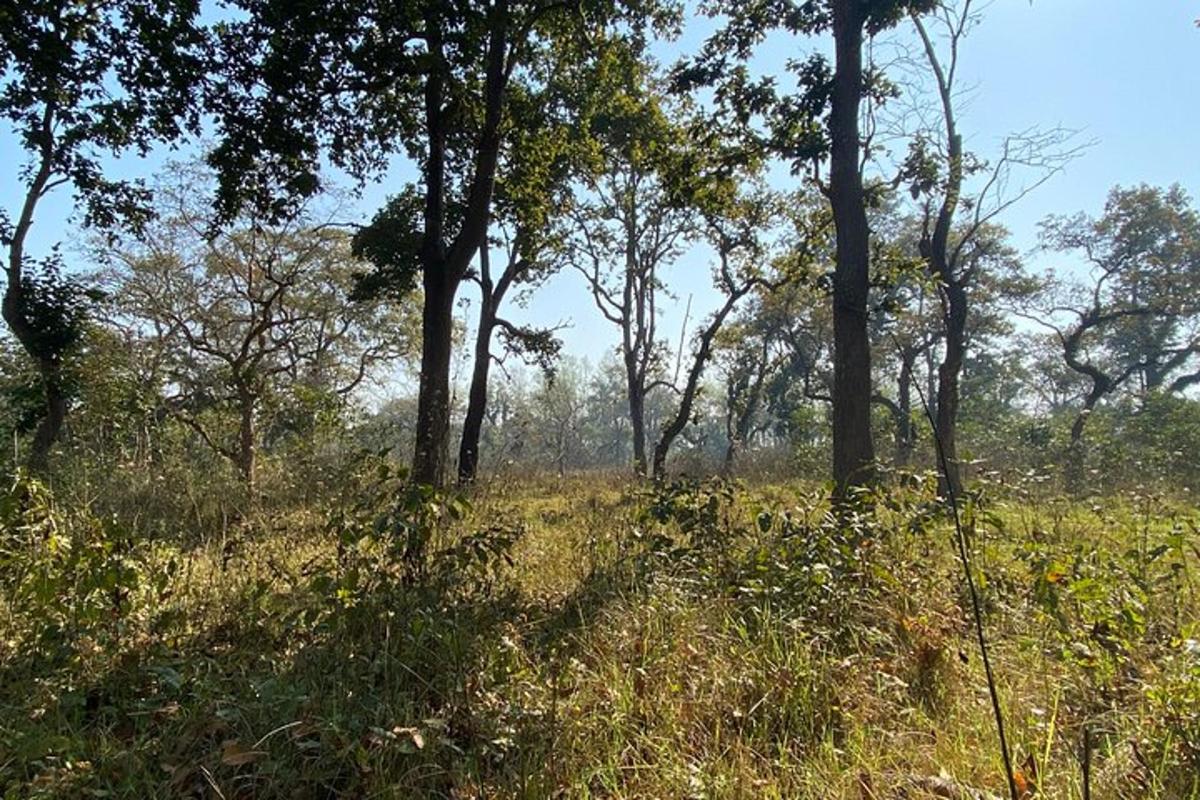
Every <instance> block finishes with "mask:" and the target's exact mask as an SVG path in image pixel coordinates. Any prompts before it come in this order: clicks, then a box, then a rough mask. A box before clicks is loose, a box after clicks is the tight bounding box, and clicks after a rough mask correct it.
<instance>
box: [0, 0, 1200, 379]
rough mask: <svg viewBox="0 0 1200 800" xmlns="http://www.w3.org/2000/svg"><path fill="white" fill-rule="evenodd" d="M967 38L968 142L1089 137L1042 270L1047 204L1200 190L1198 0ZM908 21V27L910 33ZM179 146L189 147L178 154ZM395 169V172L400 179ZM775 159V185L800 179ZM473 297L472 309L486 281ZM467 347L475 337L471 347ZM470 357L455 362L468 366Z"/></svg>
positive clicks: (1046, 194) (576, 349) (1029, 16)
mask: <svg viewBox="0 0 1200 800" xmlns="http://www.w3.org/2000/svg"><path fill="white" fill-rule="evenodd" d="M985 8H986V10H985V12H984V15H983V18H982V21H981V23H980V24H979V26H978V27H977V28H975V29H974V30H973V31H972V32H971V35H970V36H969V38H968V39H967V40H966V42H965V43H964V45H963V50H962V56H961V59H962V66H961V70H962V80H961V85H963V86H967V87H970V92H969V102H968V103H967V104H966V107H965V108H963V109H962V110H961V111H960V127H961V129H962V131H963V133H964V138H965V144H966V147H967V149H968V150H973V151H974V152H976V153H977V154H979V155H981V156H983V157H985V158H987V157H989V156H991V155H993V154H994V153H996V152H997V150H998V147H999V145H1000V143H1001V142H1002V140H1003V138H1004V137H1005V135H1006V134H1009V133H1012V132H1017V131H1022V130H1026V129H1030V128H1034V127H1040V128H1052V127H1055V126H1062V127H1065V128H1070V129H1074V130H1077V131H1078V132H1079V133H1078V134H1077V137H1076V141H1078V142H1080V143H1082V142H1090V143H1091V146H1090V147H1088V148H1087V149H1086V151H1085V152H1084V153H1083V154H1082V155H1081V156H1080V157H1078V158H1076V159H1075V160H1074V161H1072V162H1071V163H1070V164H1069V165H1067V167H1066V169H1065V170H1064V171H1063V173H1061V174H1059V175H1057V176H1055V177H1053V178H1052V179H1051V180H1050V181H1049V182H1048V183H1046V184H1045V185H1043V186H1041V187H1040V188H1039V189H1037V190H1036V191H1035V192H1034V193H1032V194H1031V195H1029V196H1028V197H1026V198H1024V199H1023V200H1022V201H1021V202H1020V203H1018V204H1016V205H1015V206H1013V207H1012V208H1010V209H1009V210H1008V211H1006V212H1005V214H1004V215H1003V216H1002V217H1001V218H1000V219H999V220H998V221H999V222H1001V223H1002V224H1004V225H1006V226H1007V227H1008V228H1009V230H1010V231H1011V232H1012V242H1013V244H1014V245H1015V246H1016V247H1017V248H1018V249H1020V250H1021V251H1022V252H1024V253H1026V259H1027V263H1028V264H1029V265H1030V266H1031V267H1032V268H1033V269H1035V270H1036V271H1040V270H1041V269H1043V268H1045V267H1047V266H1053V265H1054V264H1055V259H1056V258H1059V257H1058V256H1055V255H1054V254H1048V253H1042V252H1038V251H1036V244H1037V223H1038V221H1039V220H1041V219H1043V218H1044V217H1046V216H1047V215H1049V214H1069V213H1073V212H1076V211H1087V212H1089V213H1098V212H1099V211H1100V210H1101V208H1102V206H1103V203H1104V198H1105V196H1106V194H1107V193H1108V191H1109V189H1111V188H1112V187H1113V186H1116V185H1132V184H1137V183H1149V184H1153V185H1169V184H1172V183H1179V184H1181V185H1182V186H1183V187H1184V188H1185V189H1186V190H1187V191H1188V192H1189V193H1190V194H1191V195H1192V197H1193V198H1194V199H1197V198H1200V151H1198V150H1197V145H1198V144H1200V28H1197V26H1196V20H1197V18H1200V0H1035V2H1032V3H1030V2H1028V0H993V2H992V3H991V4H990V5H988V6H986V7H985ZM711 25H712V23H711V21H709V20H706V19H701V18H696V19H691V20H689V21H688V22H687V25H686V27H685V30H684V33H683V36H682V37H681V38H680V39H679V40H678V41H676V42H673V43H670V44H669V45H665V46H664V47H663V48H662V49H661V53H662V55H661V58H662V60H663V61H664V62H666V63H670V62H671V61H673V60H674V59H675V57H676V56H678V55H682V54H686V53H688V52H691V51H693V50H694V49H695V48H696V47H698V46H699V44H700V43H701V42H702V41H703V38H704V36H705V34H706V33H707V32H708V31H709V30H711ZM910 33H911V32H910V31H907V30H905V29H901V30H900V31H899V33H898V34H897V35H899V36H900V37H904V36H906V35H908V34H910ZM812 46H813V45H812V44H811V43H809V42H804V41H799V40H791V39H788V38H784V37H772V38H771V39H769V40H768V42H767V43H766V44H765V45H764V47H763V50H762V52H761V54H760V56H759V59H758V62H757V63H759V64H760V65H761V66H762V68H763V69H771V65H772V64H779V63H782V62H783V61H784V60H786V59H787V58H790V57H796V56H802V55H804V54H806V53H807V52H810V50H811V48H812ZM169 156H170V154H168V153H167V152H166V151H165V150H164V151H161V152H156V153H153V154H151V156H150V157H149V158H148V159H145V160H142V159H134V158H123V159H120V160H118V161H116V162H114V163H113V165H112V169H113V172H114V174H115V175H116V176H118V177H129V178H136V177H142V178H150V177H152V176H153V174H154V172H155V170H156V169H160V168H161V166H162V165H163V163H164V162H165V160H166V159H167V158H168V157H169ZM173 157H178V154H174V156H173ZM23 161H24V154H23V153H22V152H21V151H20V148H19V147H18V146H17V143H16V141H15V140H14V139H13V137H12V136H11V134H10V133H9V132H8V131H0V165H2V167H0V204H2V207H3V208H4V209H5V210H6V211H7V213H8V214H9V215H10V217H12V216H15V214H16V211H17V209H18V208H19V202H20V197H21V195H20V184H19V177H18V168H19V165H20V164H21V163H22V162H23ZM392 180H393V181H394V180H395V176H393V177H392ZM791 180H792V179H791V178H790V177H788V176H787V173H786V171H778V174H776V175H775V176H774V177H773V183H774V184H775V185H776V186H778V187H779V188H790V187H789V182H790V181H791ZM390 190H391V186H390V185H372V186H368V187H367V188H366V190H365V191H364V193H363V195H362V198H361V200H360V201H359V203H358V207H357V209H356V212H357V214H358V216H359V218H360V219H361V220H365V219H367V218H369V216H370V214H371V212H372V211H373V210H374V209H375V208H377V207H378V206H379V205H380V204H381V203H382V201H383V199H384V198H385V197H386V196H387V194H388V193H389V191H390ZM81 235H82V234H81V231H80V230H79V227H78V226H77V225H76V224H75V220H74V219H73V218H72V213H71V197H70V193H69V191H68V190H65V189H64V190H60V191H59V192H58V193H57V194H55V195H53V196H52V197H50V198H47V202H45V203H44V205H43V207H41V208H40V209H39V213H38V215H37V217H36V219H35V224H34V229H33V231H32V232H31V236H30V243H29V251H30V254H31V255H33V256H35V257H36V256H38V255H41V254H44V253H45V252H46V251H47V250H48V249H49V248H50V247H51V246H53V245H54V243H56V242H62V243H63V244H64V251H65V253H66V255H67V258H68V263H70V264H71V265H73V266H75V267H77V268H86V266H87V265H86V257H85V256H84V255H82V254H81V253H80V252H78V248H77V246H75V243H77V242H78V241H80V238H81ZM710 267H711V264H710V263H709V258H708V253H707V252H705V251H703V250H697V251H694V252H691V253H686V254H684V255H683V256H682V257H681V258H680V259H679V261H678V262H677V263H676V264H675V265H673V266H672V267H671V268H670V269H669V270H668V271H667V273H666V279H667V281H668V283H669V284H670V286H671V290H672V292H673V293H674V295H675V299H673V300H670V299H668V300H666V301H665V302H662V303H660V306H661V307H662V308H663V312H662V318H661V321H660V323H659V325H660V328H659V329H660V331H662V332H663V335H664V337H665V338H667V339H668V340H669V341H672V342H678V340H679V335H680V332H681V326H682V324H683V321H684V309H685V308H686V306H687V304H688V301H689V298H690V300H691V314H690V317H689V319H690V325H689V327H690V328H694V327H695V325H696V324H698V323H699V321H700V320H702V319H703V316H704V315H705V314H706V313H707V312H708V311H710V310H711V309H713V308H715V306H716V305H717V302H718V297H717V295H716V293H715V291H714V290H713V289H712V288H711V285H710ZM461 294H462V296H463V297H465V298H469V299H470V300H471V301H472V303H471V306H472V308H474V307H475V302H474V301H475V295H476V292H475V287H474V286H473V285H470V284H468V285H464V287H463V289H462V292H461ZM509 317H510V318H511V319H512V320H513V321H515V322H519V323H533V324H539V325H558V324H565V325H566V326H567V327H565V328H563V329H562V330H561V331H560V332H559V335H560V337H561V338H562V339H563V341H564V349H565V351H566V352H568V353H570V354H572V355H575V356H580V357H583V358H585V359H587V360H588V361H589V362H590V363H593V364H594V363H596V362H597V361H598V360H599V359H600V358H602V357H603V356H604V355H605V353H607V352H609V351H611V350H612V348H613V347H614V346H615V345H616V343H617V341H618V332H617V330H616V328H615V327H614V326H612V325H611V323H608V322H607V321H605V320H604V319H603V318H602V317H601V316H600V315H599V313H598V311H597V310H596V309H595V307H594V305H593V304H592V301H591V298H590V295H589V294H588V292H587V289H586V286H585V284H584V282H583V279H582V277H581V276H579V275H578V274H577V273H574V272H573V271H571V270H564V271H562V272H561V273H560V274H558V275H557V276H556V277H554V278H553V279H551V280H550V281H549V282H548V283H547V284H546V285H545V286H544V287H543V288H542V289H541V290H540V291H539V293H538V294H537V295H535V296H534V297H533V298H532V301H531V302H530V304H529V305H528V307H527V308H525V309H520V308H517V309H513V310H511V311H510V312H509ZM466 349H467V348H466V347H464V350H466ZM466 369H467V365H466V361H465V359H460V360H459V363H458V366H457V369H456V372H458V373H459V374H460V375H462V376H465V375H467V374H469V373H468V372H467V371H466Z"/></svg>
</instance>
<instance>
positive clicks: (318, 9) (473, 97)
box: [212, 0, 653, 484]
mask: <svg viewBox="0 0 1200 800" xmlns="http://www.w3.org/2000/svg"><path fill="white" fill-rule="evenodd" d="M234 5H235V7H236V9H237V11H238V12H239V13H238V15H237V16H236V17H235V18H234V19H233V21H231V22H229V23H228V24H227V25H225V26H224V28H223V32H222V33H223V35H222V37H221V41H222V44H223V51H224V54H225V59H224V64H225V73H226V75H227V77H228V80H227V82H226V83H225V84H224V85H225V86H226V87H228V88H227V89H226V90H225V91H223V92H221V93H220V94H218V95H217V96H216V98H215V100H214V107H215V108H216V110H217V113H218V120H219V128H220V133H221V143H220V145H219V146H218V147H217V149H216V150H215V151H214V152H213V156H212V163H213V164H214V165H215V166H217V167H218V168H219V169H220V171H221V174H222V176H223V186H222V192H221V196H220V200H221V204H222V207H223V208H224V210H225V211H226V213H229V212H231V211H232V210H234V209H236V208H237V207H238V206H239V205H241V204H242V203H243V202H245V201H246V200H252V201H254V202H255V203H256V204H258V205H259V206H263V207H268V208H270V207H274V208H277V209H278V208H279V207H280V205H282V204H286V202H288V200H289V199H290V198H292V197H295V196H297V195H301V196H302V195H305V194H308V193H311V192H313V191H315V190H316V189H317V188H318V186H319V179H318V178H319V166H320V162H321V159H322V158H323V157H328V158H329V159H330V160H331V161H332V162H333V163H334V164H335V165H337V166H340V167H344V168H347V169H349V170H350V171H351V172H352V173H354V174H356V175H358V176H366V175H369V174H375V173H377V172H378V171H379V170H380V168H381V167H382V166H383V165H384V164H385V163H386V162H387V160H388V158H389V157H390V156H391V155H393V154H396V153H403V154H405V155H407V156H408V158H409V159H410V160H411V161H412V162H413V163H415V165H416V166H417V168H418V170H419V175H420V177H419V180H418V182H417V183H416V184H412V185H409V186H408V187H406V188H405V189H404V191H402V192H400V193H399V194H398V195H397V196H396V197H394V198H393V199H392V200H391V201H389V203H388V204H387V205H386V206H385V207H384V208H383V209H382V210H381V211H380V212H379V214H378V215H376V217H375V219H374V221H373V222H372V224H371V226H370V227H369V228H368V229H367V230H365V231H364V232H363V233H362V235H361V236H360V238H359V243H358V245H359V248H358V249H359V251H360V252H361V253H363V254H364V255H366V256H367V257H369V258H370V259H371V260H372V261H374V262H375V264H376V265H377V269H378V271H379V273H380V277H379V280H378V283H380V284H388V285H390V287H391V288H392V289H393V290H401V289H407V288H411V287H413V286H415V285H418V284H419V285H420V286H421V288H422V289H423V304H424V305H423V310H422V354H421V373H420V385H419V392H418V401H417V426H416V444H415V449H414V454H413V473H412V477H413V479H414V480H415V481H417V482H420V483H426V484H440V483H442V482H443V480H444V479H445V477H446V467H447V463H448V461H449V435H450V358H451V350H452V332H453V308H454V300H455V297H456V296H457V292H458V289H459V286H460V284H461V283H462V281H463V279H464V278H465V277H466V275H467V272H468V269H469V268H470V266H471V263H472V261H473V260H474V259H475V257H476V255H477V253H478V252H479V250H480V248H481V247H483V246H484V243H485V239H486V232H487V228H488V223H489V220H490V215H491V205H492V195H493V189H494V186H495V181H496V174H497V168H498V164H499V161H500V154H501V151H502V148H503V143H504V141H505V138H506V137H507V136H508V135H509V134H510V132H511V126H509V125H508V120H509V111H510V108H509V98H510V96H511V93H512V92H513V88H514V86H517V85H519V84H522V83H526V82H530V83H536V82H539V81H544V80H545V75H544V74H543V73H542V72H541V71H539V70H538V69H535V68H533V67H532V65H534V64H535V62H536V61H537V58H538V56H539V53H542V52H544V51H545V50H546V49H547V48H551V47H555V46H585V45H584V43H583V41H582V40H584V39H586V34H587V33H588V32H589V31H592V30H596V29H601V30H602V29H604V28H605V27H607V26H609V25H610V24H615V23H616V21H617V20H618V19H619V18H625V19H628V20H629V21H630V22H631V24H632V25H633V26H634V27H637V26H640V25H642V24H643V23H645V22H646V20H647V15H648V13H649V10H653V6H650V5H649V4H642V3H633V2H630V3H625V2H622V0H585V2H583V3H579V4H567V3H559V2H554V1H553V0H491V2H487V3H455V2H447V0H422V1H421V2H413V3H407V4H403V5H400V6H397V5H395V4H391V3H379V2H377V1H376V0H356V1H355V2H349V3H343V4H338V5H335V6H329V5H327V4H324V3H295V2H292V0H241V1H240V2H238V3H236V4H234ZM648 9H649V10H648ZM281 190H282V192H281Z"/></svg>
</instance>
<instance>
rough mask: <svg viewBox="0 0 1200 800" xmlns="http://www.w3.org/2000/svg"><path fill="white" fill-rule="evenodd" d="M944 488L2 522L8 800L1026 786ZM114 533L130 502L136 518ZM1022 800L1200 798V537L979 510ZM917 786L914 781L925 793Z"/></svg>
mask: <svg viewBox="0 0 1200 800" xmlns="http://www.w3.org/2000/svg"><path fill="white" fill-rule="evenodd" d="M935 490H936V486H935V481H933V480H932V479H931V478H930V477H929V476H912V477H911V478H910V479H908V480H905V481H903V482H897V485H896V486H895V487H893V488H889V489H886V490H881V491H880V492H879V493H878V494H876V495H873V496H864V497H862V498H861V503H860V506H859V508H858V510H857V511H854V512H847V513H842V514H839V515H837V516H835V515H833V514H832V513H831V512H830V510H829V508H828V506H827V503H826V502H825V499H824V494H825V493H824V490H823V489H822V488H821V487H811V486H809V487H806V486H802V485H788V486H753V487H748V486H745V485H742V484H738V483H729V482H721V481H707V482H684V483H677V484H673V485H670V486H663V487H657V488H653V487H650V488H647V487H644V486H638V485H623V484H621V483H619V482H616V481H605V482H600V483H597V482H595V481H589V480H585V479H579V480H574V481H572V480H567V481H559V482H557V483H556V484H555V485H554V486H553V487H550V486H541V485H537V486H530V487H527V488H525V489H518V488H515V487H506V486H491V487H486V486H485V487H482V488H481V489H479V490H477V491H475V492H474V493H473V494H472V495H471V496H470V497H467V496H459V495H454V494H441V493H435V492H431V491H426V490H416V489H412V488H410V487H408V485H407V483H406V482H405V480H404V475H403V474H398V473H396V472H395V471H394V469H393V468H392V467H390V466H388V465H387V463H386V462H385V461H382V460H380V461H374V460H372V461H369V462H365V463H364V465H363V466H362V468H361V469H360V470H359V471H358V474H357V475H356V476H355V477H354V478H353V479H352V480H348V481H347V482H346V483H345V485H344V486H343V494H342V496H341V497H338V498H336V499H333V500H330V501H329V502H328V503H327V506H328V507H327V508H315V507H311V506H305V505H297V506H296V507H293V508H291V509H290V510H280V509H274V508H273V509H272V513H271V514H270V515H265V514H264V515H259V516H255V515H247V516H246V517H245V518H243V519H240V520H239V521H237V522H236V523H234V524H231V525H230V526H228V527H227V528H226V529H224V530H222V532H221V533H220V534H219V535H212V536H209V537H207V538H202V539H201V540H200V541H197V538H196V537H195V536H194V535H193V533H191V532H189V533H188V534H187V535H182V534H181V535H180V536H177V537H172V536H171V535H169V534H170V532H169V531H165V532H164V528H165V525H164V520H155V521H154V523H153V525H154V527H153V530H154V535H152V536H151V535H149V534H148V533H147V529H144V528H143V527H142V526H145V525H147V524H148V523H146V521H145V519H144V518H143V517H140V516H138V515H136V514H127V515H122V514H121V513H120V511H119V509H118V510H117V511H114V512H112V513H111V514H110V515H109V516H106V517H105V518H102V519H98V518H96V517H95V516H94V515H93V512H90V511H87V510H78V509H72V508H67V507H63V506H60V505H59V504H57V503H56V501H55V499H54V498H53V497H52V496H51V494H50V493H49V492H48V491H47V490H46V489H45V488H44V487H42V486H41V485H40V484H38V483H36V482H35V481H32V480H30V479H28V478H26V477H24V476H18V477H17V478H16V479H15V480H14V481H13V482H12V483H11V485H10V486H8V487H7V488H6V493H5V494H4V495H3V496H2V497H0V794H2V795H3V796H4V797H6V798H26V797H30V798H34V797H45V798H73V797H79V798H84V797H130V798H133V797H195V798H201V797H203V798H229V799H232V798H360V797H361V798H366V797H372V798H376V797H396V798H407V797H418V798H425V797H447V798H458V799H461V800H465V799H466V798H483V797H488V798H492V797H496V798H544V797H578V798H588V797H605V798H633V797H644V798H718V797H721V798H724V797H754V798H758V797H766V798H771V797H776V798H797V797H813V798H855V799H856V800H857V798H886V797H901V796H908V797H918V796H920V794H919V790H918V789H917V788H915V787H916V786H917V785H918V782H917V779H919V778H920V777H922V776H937V775H942V776H943V777H944V778H945V779H946V780H950V779H952V780H953V781H954V783H955V785H960V786H970V787H977V788H979V789H982V790H988V791H991V792H993V793H995V794H1003V793H1004V792H1005V788H1004V787H1005V782H1004V778H1003V772H1002V767H1001V766H1000V763H999V756H998V753H999V749H998V745H997V741H996V735H995V729H994V724H993V723H992V719H991V715H990V710H989V706H988V701H987V692H986V685H985V684H984V682H983V677H982V669H981V666H980V663H979V658H978V653H977V651H976V648H975V646H974V643H973V634H972V629H971V628H970V625H969V619H970V617H969V613H968V610H969V605H968V602H969V600H968V598H967V596H966V594H965V591H964V587H963V581H962V579H961V571H960V568H959V566H958V565H957V563H956V561H955V553H954V547H953V540H952V539H951V531H950V528H949V521H948V519H947V517H946V515H945V513H944V510H943V508H942V506H941V505H940V504H939V503H938V502H937V501H936V498H935ZM109 505H110V506H111V505H112V504H109ZM964 520H965V524H966V528H967V533H968V537H969V542H970V546H971V549H972V552H973V555H974V569H975V570H976V571H977V576H978V582H979V586H980V590H981V593H982V601H983V606H984V612H985V624H986V626H987V633H988V636H989V638H990V641H991V643H992V646H993V648H994V658H995V661H996V669H997V674H998V678H999V683H1000V687H999V688H1000V692H1001V698H1002V700H1003V706H1004V712H1005V714H1006V718H1007V721H1008V723H1009V725H1010V737H1011V740H1012V741H1011V743H1012V745H1013V747H1014V750H1015V751H1016V755H1017V760H1018V761H1019V762H1020V763H1021V764H1022V765H1023V766H1022V768H1021V769H1022V771H1021V775H1020V776H1019V777H1020V778H1021V782H1022V785H1023V786H1025V787H1026V789H1027V790H1028V791H1029V792H1030V793H1033V792H1035V791H1036V795H1031V796H1039V797H1041V796H1044V797H1049V798H1077V797H1081V796H1082V769H1081V757H1082V752H1081V747H1082V742H1083V734H1084V731H1085V729H1086V730H1088V731H1089V732H1090V741H1091V742H1092V746H1091V753H1090V759H1091V765H1092V774H1091V782H1092V792H1093V795H1092V796H1094V797H1156V798H1197V797H1200V778H1198V777H1197V776H1200V744H1198V743H1200V643H1198V640H1200V626H1198V619H1200V613H1198V612H1200V602H1198V601H1197V597H1196V591H1197V587H1196V574H1195V573H1196V570H1197V569H1198V568H1200V550H1198V544H1200V533H1198V531H1197V525H1198V524H1200V516H1198V515H1197V513H1196V511H1195V509H1194V508H1192V507H1190V506H1186V505H1180V504H1178V503H1175V502H1173V501H1170V500H1168V499H1166V498H1164V497H1160V496H1155V495H1153V494H1151V493H1147V492H1141V493H1131V494H1128V495H1124V496H1119V497H1117V496H1114V497H1112V498H1109V499H1106V500H1097V501H1095V502H1091V501H1087V502H1080V501H1068V500H1065V499H1061V498H1054V497H1049V496H1043V495H1039V494H1036V492H1034V491H1033V490H1031V491H1030V492H1029V493H1026V492H1025V491H1024V490H1023V489H1022V488H1021V487H1019V486H1011V485H1009V486H1006V487H1004V488H1003V489H1002V490H1001V489H999V488H997V487H989V486H980V487H977V488H976V490H975V492H974V493H973V494H972V496H971V498H970V499H969V502H968V503H967V504H966V507H965V508H964ZM906 787H907V788H906ZM903 792H907V794H903Z"/></svg>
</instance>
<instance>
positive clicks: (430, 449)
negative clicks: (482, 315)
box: [412, 271, 458, 486]
mask: <svg viewBox="0 0 1200 800" xmlns="http://www.w3.org/2000/svg"><path fill="white" fill-rule="evenodd" d="M449 277H450V276H448V275H446V274H445V273H444V272H438V271H427V272H426V273H425V280H424V286H425V305H424V308H423V311H422V315H421V377H420V385H419V388H418V392H417V430H416V447H415V452H414V454H413V469H412V479H413V481H415V482H416V483H421V484H426V485H429V486H442V485H443V484H444V483H445V479H446V466H447V462H448V460H449V442H450V357H451V350H452V341H453V333H454V315H453V309H454V295H455V290H456V289H457V287H458V281H451V280H449Z"/></svg>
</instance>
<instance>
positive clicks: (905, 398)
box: [896, 353, 917, 468]
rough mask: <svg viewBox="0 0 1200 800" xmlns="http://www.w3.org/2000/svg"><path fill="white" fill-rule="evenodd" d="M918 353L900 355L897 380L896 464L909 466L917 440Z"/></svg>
mask: <svg viewBox="0 0 1200 800" xmlns="http://www.w3.org/2000/svg"><path fill="white" fill-rule="evenodd" d="M916 358H917V354H916V353H913V354H911V355H910V354H908V353H903V354H902V355H901V356H900V378H899V380H898V381H897V382H896V388H897V392H896V394H897V397H898V402H897V403H896V405H897V407H898V412H899V416H900V419H899V420H897V422H898V424H899V425H900V426H901V427H900V429H899V430H898V431H897V433H898V438H897V442H896V466H897V467H901V468H903V467H907V466H909V465H910V464H911V463H912V454H913V447H914V445H915V443H916V442H915V440H916V438H917V437H916V429H915V427H914V426H913V422H912V383H913V366H914V364H915V362H916Z"/></svg>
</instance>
